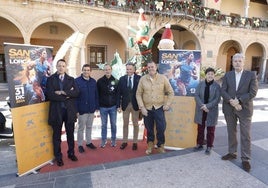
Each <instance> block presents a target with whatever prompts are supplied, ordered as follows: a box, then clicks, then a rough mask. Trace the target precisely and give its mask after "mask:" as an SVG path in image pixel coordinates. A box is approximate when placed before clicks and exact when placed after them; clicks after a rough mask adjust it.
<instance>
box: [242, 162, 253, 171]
mask: <svg viewBox="0 0 268 188" xmlns="http://www.w3.org/2000/svg"><path fill="white" fill-rule="evenodd" d="M242 167H243V169H244V170H245V171H246V172H249V171H250V168H251V166H250V163H249V162H248V161H242Z"/></svg>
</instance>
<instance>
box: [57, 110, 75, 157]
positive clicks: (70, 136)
mask: <svg viewBox="0 0 268 188" xmlns="http://www.w3.org/2000/svg"><path fill="white" fill-rule="evenodd" d="M61 115H62V122H61V123H59V124H55V125H52V129H53V151H54V156H55V159H56V160H59V159H62V152H61V134H62V132H61V131H62V125H63V123H64V126H65V130H66V134H67V143H68V151H67V154H68V155H74V122H71V123H66V122H68V121H67V120H68V117H67V110H66V109H65V108H63V109H62V114H61Z"/></svg>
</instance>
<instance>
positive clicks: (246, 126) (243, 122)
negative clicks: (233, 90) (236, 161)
mask: <svg viewBox="0 0 268 188" xmlns="http://www.w3.org/2000/svg"><path fill="white" fill-rule="evenodd" d="M224 117H225V120H226V123H227V132H228V146H229V148H228V149H229V153H237V146H238V141H237V122H238V121H239V124H240V144H241V160H242V161H248V160H250V158H251V133H250V129H251V118H252V117H251V116H250V117H247V116H243V115H241V113H239V112H235V113H233V114H231V115H229V114H228V115H224Z"/></svg>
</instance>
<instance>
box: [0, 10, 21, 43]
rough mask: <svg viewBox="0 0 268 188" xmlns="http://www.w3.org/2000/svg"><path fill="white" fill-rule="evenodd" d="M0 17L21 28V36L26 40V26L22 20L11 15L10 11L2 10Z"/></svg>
mask: <svg viewBox="0 0 268 188" xmlns="http://www.w3.org/2000/svg"><path fill="white" fill-rule="evenodd" d="M0 17H2V18H4V19H6V20H8V21H9V22H10V23H12V24H13V25H14V26H15V27H16V28H17V29H18V30H19V32H20V33H21V36H22V37H23V39H24V41H25V27H24V26H23V25H22V24H21V23H20V22H18V21H17V19H15V18H14V16H10V14H9V13H8V12H4V11H0Z"/></svg>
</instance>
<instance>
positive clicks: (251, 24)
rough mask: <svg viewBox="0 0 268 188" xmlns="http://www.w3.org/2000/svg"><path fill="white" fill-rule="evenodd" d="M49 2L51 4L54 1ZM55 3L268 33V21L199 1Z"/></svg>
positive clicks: (64, 0) (80, 0) (67, 0)
mask: <svg viewBox="0 0 268 188" xmlns="http://www.w3.org/2000/svg"><path fill="white" fill-rule="evenodd" d="M36 1H38V0H36ZM40 1H44V0H40ZM47 1H50V2H51V1H53V0H47ZM55 2H60V3H69V4H80V5H83V6H96V7H102V8H106V9H113V10H117V11H124V12H138V9H139V8H143V9H144V11H145V14H150V15H156V16H157V15H160V16H165V17H170V18H175V19H176V18H178V19H181V18H185V19H194V20H198V21H201V22H204V23H213V24H217V25H222V26H228V27H240V28H245V29H255V30H264V31H268V20H264V19H261V18H257V17H253V18H247V17H241V16H239V15H236V16H231V15H225V14H221V12H220V11H219V10H216V9H212V8H207V7H202V6H201V1H199V0H195V1H194V0H192V2H188V1H180V0H173V1H172V0H165V1H161V0H158V1H152V0H55Z"/></svg>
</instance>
